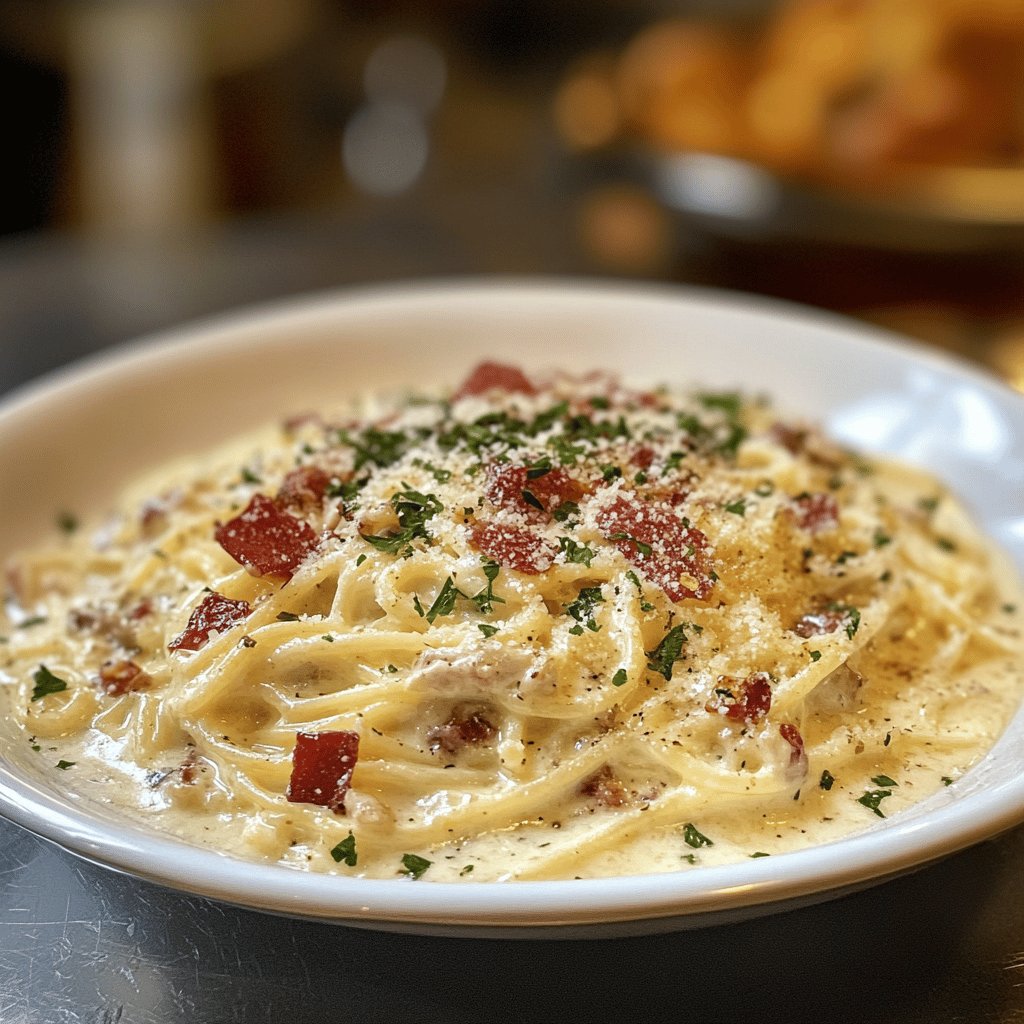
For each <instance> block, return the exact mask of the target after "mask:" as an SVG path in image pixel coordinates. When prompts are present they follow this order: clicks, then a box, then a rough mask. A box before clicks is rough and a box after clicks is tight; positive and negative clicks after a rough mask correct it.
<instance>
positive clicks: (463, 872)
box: [459, 864, 473, 878]
mask: <svg viewBox="0 0 1024 1024" xmlns="http://www.w3.org/2000/svg"><path fill="white" fill-rule="evenodd" d="M472 873H473V865H472V864H467V865H466V866H465V867H464V868H463V869H462V870H461V871H460V872H459V877H460V878H461V877H462V876H463V875H471V874H472Z"/></svg>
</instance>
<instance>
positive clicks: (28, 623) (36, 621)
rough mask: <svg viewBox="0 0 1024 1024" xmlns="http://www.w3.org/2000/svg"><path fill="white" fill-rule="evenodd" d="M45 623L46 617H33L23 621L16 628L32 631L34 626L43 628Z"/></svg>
mask: <svg viewBox="0 0 1024 1024" xmlns="http://www.w3.org/2000/svg"><path fill="white" fill-rule="evenodd" d="M44 622H46V616H45V615H33V616H32V617H31V618H28V619H23V620H22V621H21V622H19V623H18V625H17V626H16V627H15V628H16V629H31V628H32V627H33V626H41V625H42V624H43V623H44Z"/></svg>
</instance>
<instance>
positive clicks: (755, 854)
mask: <svg viewBox="0 0 1024 1024" xmlns="http://www.w3.org/2000/svg"><path fill="white" fill-rule="evenodd" d="M770 856H771V854H770V853H765V852H764V850H755V851H754V852H753V853H752V854H751V855H750V859H751V860H754V859H755V858H757V857H770Z"/></svg>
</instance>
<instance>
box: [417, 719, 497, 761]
mask: <svg viewBox="0 0 1024 1024" xmlns="http://www.w3.org/2000/svg"><path fill="white" fill-rule="evenodd" d="M496 735H497V729H495V728H494V726H493V725H491V723H490V722H489V721H488V720H487V719H486V718H484V716H483V715H482V714H481V713H480V712H479V711H473V712H472V713H470V714H468V715H466V714H463V715H452V717H451V718H449V719H448V721H447V722H445V723H444V725H437V726H434V728H433V729H431V730H430V731H429V732H428V733H427V742H428V743H429V744H430V749H431V750H434V751H436V750H444V751H445V752H446V753H449V754H455V753H457V752H458V751H460V750H461V749H462V748H463V747H465V746H478V745H479V744H481V743H488V742H490V740H492V739H494V737H495V736H496Z"/></svg>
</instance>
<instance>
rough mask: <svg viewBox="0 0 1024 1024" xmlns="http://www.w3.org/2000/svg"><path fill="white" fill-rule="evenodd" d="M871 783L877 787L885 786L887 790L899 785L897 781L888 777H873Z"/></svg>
mask: <svg viewBox="0 0 1024 1024" xmlns="http://www.w3.org/2000/svg"><path fill="white" fill-rule="evenodd" d="M871 781H872V782H873V783H874V784H875V785H876V786H884V787H885V788H886V789H888V788H890V787H892V786H898V785H899V783H898V782H897V781H896V780H895V779H890V778H889V776H888V775H873V776H872V777H871Z"/></svg>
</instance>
